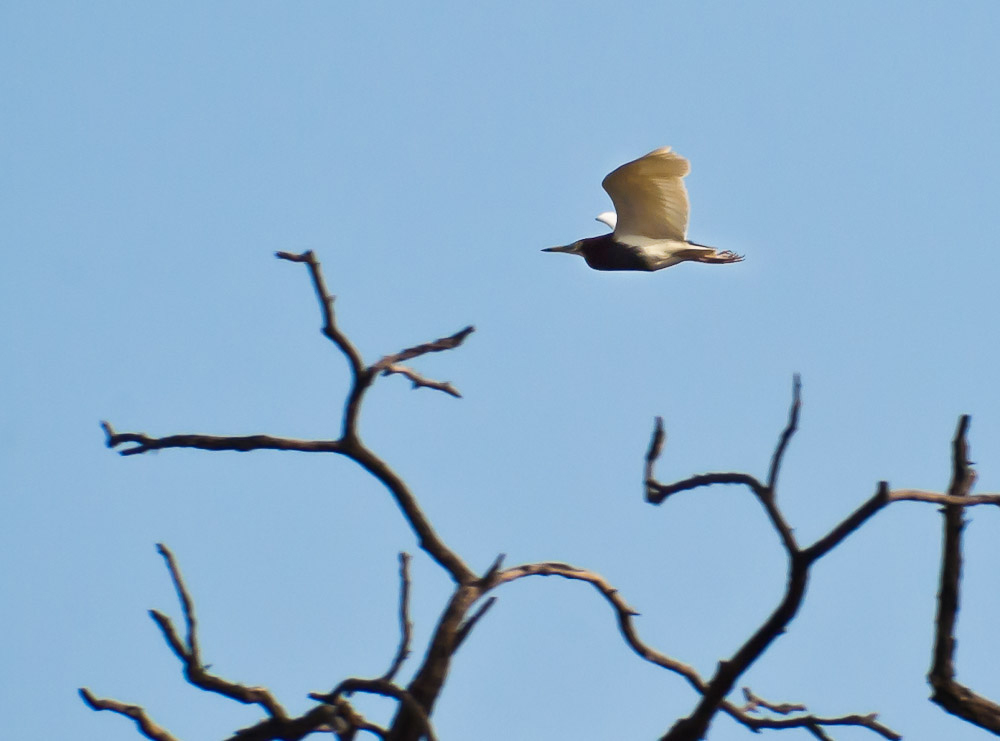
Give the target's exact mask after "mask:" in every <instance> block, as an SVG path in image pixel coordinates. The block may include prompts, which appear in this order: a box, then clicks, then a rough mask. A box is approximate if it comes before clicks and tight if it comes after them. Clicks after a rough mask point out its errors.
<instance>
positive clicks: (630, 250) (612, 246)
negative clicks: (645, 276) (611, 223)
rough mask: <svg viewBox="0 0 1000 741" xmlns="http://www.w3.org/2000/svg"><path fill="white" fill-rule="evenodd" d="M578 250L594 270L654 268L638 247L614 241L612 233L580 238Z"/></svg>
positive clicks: (648, 269) (649, 269)
mask: <svg viewBox="0 0 1000 741" xmlns="http://www.w3.org/2000/svg"><path fill="white" fill-rule="evenodd" d="M579 250H580V251H579V254H580V255H582V256H583V259H584V260H586V261H587V264H588V265H589V266H590V267H592V268H593V269H594V270H644V271H652V270H656V268H655V267H654V265H653V261H652V260H650V259H648V258H647V257H646V256H645V255H643V254H642V253H641V252H640V251H639V249H637V248H635V247H632V246H630V245H627V244H622V243H621V242H618V241H616V240H615V238H614V235H613V234H602V235H601V236H599V237H588V238H587V239H581V240H580V248H579Z"/></svg>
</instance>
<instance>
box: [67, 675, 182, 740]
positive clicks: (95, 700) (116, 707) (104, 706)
mask: <svg viewBox="0 0 1000 741" xmlns="http://www.w3.org/2000/svg"><path fill="white" fill-rule="evenodd" d="M79 692H80V697H82V698H83V701H84V702H85V703H86V704H87V706H88V707H89V708H90V709H91V710H110V711H111V712H113V713H118V714H119V715H124V716H125V717H126V718H131V719H132V720H134V721H135V725H136V727H137V728H138V729H139V732H140V733H141V734H142V735H143V736H145V737H146V738H148V739H152V741H177V739H176V738H175V737H174V736H172V735H171V734H170V733H168V732H167V731H166V730H164V729H163V728H161V727H160V726H158V725H157V724H156V723H154V722H153V721H152V720H151V719H150V717H149V715H148V714H147V713H146V711H145V710H144V709H143V708H141V707H140V706H138V705H128V704H126V703H124V702H119V701H118V700H111V699H107V698H102V697H95V696H94V695H93V694H92V693H91V692H90V690H88V689H87V688H86V687H81V688H80V690H79Z"/></svg>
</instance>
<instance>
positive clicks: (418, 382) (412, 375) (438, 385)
mask: <svg viewBox="0 0 1000 741" xmlns="http://www.w3.org/2000/svg"><path fill="white" fill-rule="evenodd" d="M393 373H398V374H400V375H402V376H406V377H407V378H409V379H410V381H411V382H412V383H413V388H415V389H418V388H429V389H436V390H438V391H443V392H444V393H446V394H451V395H452V396H454V397H455V398H456V399H461V398H462V395H461V394H460V393H459V392H458V389H456V388H455V387H454V386H452V385H451V384H450V383H448V382H447V381H432V380H431V379H429V378H424V377H423V376H421V375H420V374H419V373H417V372H416V371H415V370H413V369H412V368H408V367H407V366H405V365H400V364H399V363H393V364H392V365H388V366H386V367H385V368H384V369H383V370H382V375H383V376H389V375H392V374H393Z"/></svg>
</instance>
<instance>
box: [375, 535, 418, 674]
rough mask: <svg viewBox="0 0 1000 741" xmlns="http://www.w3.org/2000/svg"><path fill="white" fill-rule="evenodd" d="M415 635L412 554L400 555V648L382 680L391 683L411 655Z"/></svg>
mask: <svg viewBox="0 0 1000 741" xmlns="http://www.w3.org/2000/svg"><path fill="white" fill-rule="evenodd" d="M412 634H413V623H412V622H410V554H409V553H400V554H399V648H398V649H397V650H396V655H395V656H394V657H393V659H392V663H391V664H390V665H389V669H388V670H387V671H386V673H385V674H383V675H382V677H381V678H382V679H383V680H384V681H386V682H391V681H392V680H393V679H394V678H395V676H396V674H397V673H398V672H399V669H400V667H402V666H403V662H404V661H406V658H407V657H408V656H409V655H410V640H411V636H412Z"/></svg>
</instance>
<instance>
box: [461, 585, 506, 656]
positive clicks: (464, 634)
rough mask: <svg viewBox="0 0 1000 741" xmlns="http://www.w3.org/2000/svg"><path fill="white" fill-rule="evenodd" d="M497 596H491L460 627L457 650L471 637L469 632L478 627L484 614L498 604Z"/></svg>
mask: <svg viewBox="0 0 1000 741" xmlns="http://www.w3.org/2000/svg"><path fill="white" fill-rule="evenodd" d="M496 601H497V598H496V597H490V598H489V599H488V600H486V601H485V602H484V603H483V604H481V605H480V606H479V607H478V609H477V610H476V611H475V612H474V613H472V615H470V616H469V619H468V620H466V621H465V622H464V623H462V625H461V626H459V628H458V632H457V633H456V634H455V650H456V651H457V650H458V649H459V647H460V646H461V645H462V643H464V642H465V639H466V638H468V637H469V633H471V632H472V629H473V628H475V627H476V624H477V623H478V622H479V621H480V620H482V618H483V615H485V614H486V613H487V612H488V611H489V609H490V608H491V607H493V605H494V604H496Z"/></svg>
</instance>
